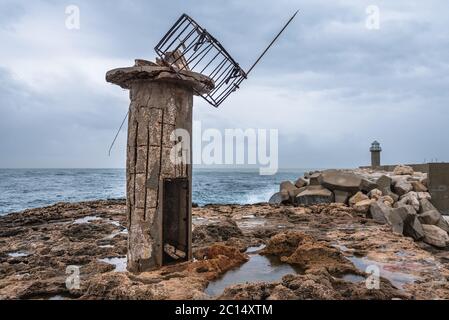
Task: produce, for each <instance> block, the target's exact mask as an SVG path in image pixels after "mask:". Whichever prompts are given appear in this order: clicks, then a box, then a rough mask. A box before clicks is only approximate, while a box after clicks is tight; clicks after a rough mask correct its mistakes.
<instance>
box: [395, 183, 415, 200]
mask: <svg viewBox="0 0 449 320" xmlns="http://www.w3.org/2000/svg"><path fill="white" fill-rule="evenodd" d="M412 190H413V185H412V184H411V183H410V182H408V181H407V180H406V179H400V180H398V181H397V182H396V184H395V185H394V192H395V193H396V194H397V195H399V196H403V195H404V194H406V193H409V192H410V191H412Z"/></svg>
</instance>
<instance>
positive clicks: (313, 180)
mask: <svg viewBox="0 0 449 320" xmlns="http://www.w3.org/2000/svg"><path fill="white" fill-rule="evenodd" d="M320 178H321V173H320V172H315V173H312V174H311V175H310V177H309V185H311V186H319V185H320Z"/></svg>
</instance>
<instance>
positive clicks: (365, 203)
mask: <svg viewBox="0 0 449 320" xmlns="http://www.w3.org/2000/svg"><path fill="white" fill-rule="evenodd" d="M373 202H375V200H372V199H366V200H362V201H359V202H357V203H356V204H354V206H353V208H354V210H355V211H357V212H359V213H368V211H369V209H370V207H371V204H372V203H373Z"/></svg>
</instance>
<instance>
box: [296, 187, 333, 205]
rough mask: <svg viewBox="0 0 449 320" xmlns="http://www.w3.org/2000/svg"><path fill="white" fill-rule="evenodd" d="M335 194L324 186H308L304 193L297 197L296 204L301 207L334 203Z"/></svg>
mask: <svg viewBox="0 0 449 320" xmlns="http://www.w3.org/2000/svg"><path fill="white" fill-rule="evenodd" d="M333 201H334V194H333V193H332V191H330V190H328V189H326V188H323V187H322V186H313V185H312V186H307V187H304V191H302V192H301V193H299V194H298V195H297V196H296V201H295V202H296V203H297V204H300V205H313V204H321V203H332V202H333Z"/></svg>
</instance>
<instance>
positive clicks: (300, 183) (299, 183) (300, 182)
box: [295, 178, 309, 188]
mask: <svg viewBox="0 0 449 320" xmlns="http://www.w3.org/2000/svg"><path fill="white" fill-rule="evenodd" d="M308 183H309V182H308V181H307V180H306V179H304V178H299V179H298V180H296V183H295V186H296V187H297V188H302V187H305V186H307V184H308Z"/></svg>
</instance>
